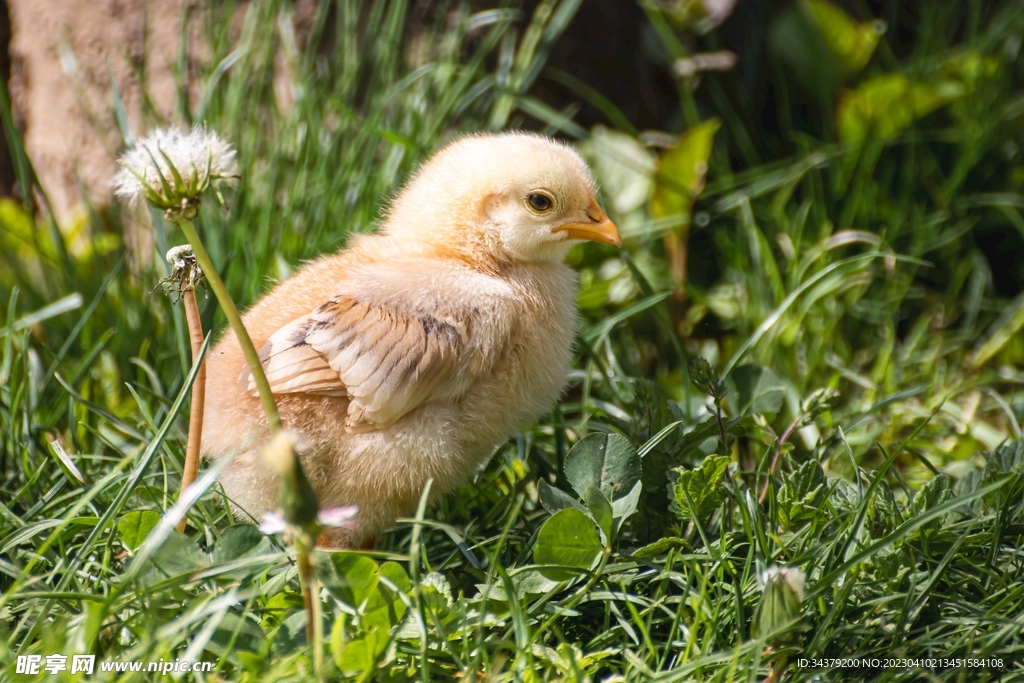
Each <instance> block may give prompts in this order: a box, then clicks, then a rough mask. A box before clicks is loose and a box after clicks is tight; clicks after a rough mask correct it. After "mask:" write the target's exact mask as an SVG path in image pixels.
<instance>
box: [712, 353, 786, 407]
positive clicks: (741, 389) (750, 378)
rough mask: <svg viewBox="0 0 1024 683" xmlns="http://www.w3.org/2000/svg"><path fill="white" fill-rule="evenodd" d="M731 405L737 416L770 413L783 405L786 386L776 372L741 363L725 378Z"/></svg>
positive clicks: (759, 366)
mask: <svg viewBox="0 0 1024 683" xmlns="http://www.w3.org/2000/svg"><path fill="white" fill-rule="evenodd" d="M725 382H726V386H727V387H728V390H729V393H728V394H727V396H728V399H727V400H728V401H729V405H730V407H731V408H732V410H733V413H734V414H735V415H736V416H740V415H746V414H748V413H749V414H752V415H760V414H764V413H770V414H772V415H774V414H775V413H777V412H779V409H780V408H781V407H782V400H783V399H784V398H785V396H786V388H785V387H784V386H783V384H782V382H780V381H779V378H778V377H776V376H775V373H774V372H772V371H771V370H769V369H768V368H766V367H764V366H761V365H741V366H739V367H737V368H735V369H733V371H732V372H730V373H729V375H728V376H727V377H726V378H725Z"/></svg>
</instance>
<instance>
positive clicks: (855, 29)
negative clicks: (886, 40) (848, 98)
mask: <svg viewBox="0 0 1024 683" xmlns="http://www.w3.org/2000/svg"><path fill="white" fill-rule="evenodd" d="M803 6H804V9H805V10H806V12H807V14H808V16H809V17H810V19H811V22H812V23H813V24H814V26H815V27H816V28H817V29H818V31H819V32H820V33H821V36H822V38H823V39H824V40H825V44H826V45H827V46H828V49H829V52H830V53H831V54H832V56H833V57H834V58H835V60H836V63H837V66H838V67H839V68H840V69H841V70H842V71H843V72H845V73H857V72H859V71H860V70H861V69H863V68H864V67H865V66H866V65H867V63H868V60H869V59H871V55H872V54H873V53H874V51H875V48H876V47H877V46H878V40H879V38H881V37H882V34H883V33H884V32H885V24H884V23H882V22H879V21H871V22H867V23H863V24H862V23H860V22H858V21H856V20H855V19H854V18H853V17H851V16H850V15H848V14H847V13H846V12H844V11H843V10H842V9H840V8H839V7H837V6H835V5H833V4H832V3H830V2H825V0H803Z"/></svg>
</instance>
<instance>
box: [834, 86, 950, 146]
mask: <svg viewBox="0 0 1024 683" xmlns="http://www.w3.org/2000/svg"><path fill="white" fill-rule="evenodd" d="M963 93H964V87H963V86H962V85H961V84H959V83H957V82H956V81H940V82H938V83H922V82H917V81H911V80H910V79H908V78H907V77H906V76H904V75H903V74H901V73H890V74H882V75H880V76H874V77H872V78H869V79H867V80H866V81H864V82H863V83H861V84H860V85H859V86H857V87H856V88H854V89H853V90H849V91H847V92H846V93H845V94H844V95H843V98H842V99H841V100H840V102H839V106H838V108H837V112H836V119H837V126H838V131H839V139H840V140H842V141H843V142H845V143H849V144H852V145H854V146H859V145H862V144H863V143H864V142H865V141H867V140H869V139H870V140H879V141H885V140H889V139H891V138H894V137H896V136H897V135H899V134H900V133H902V132H903V131H904V130H906V129H907V128H908V127H909V126H910V124H912V123H913V122H914V121H916V120H918V119H919V118H921V117H923V116H925V115H926V114H929V113H931V112H932V111H934V110H936V109H938V108H939V107H941V106H942V105H944V104H947V103H949V102H952V101H953V100H955V99H956V98H958V97H960V96H961V95H963Z"/></svg>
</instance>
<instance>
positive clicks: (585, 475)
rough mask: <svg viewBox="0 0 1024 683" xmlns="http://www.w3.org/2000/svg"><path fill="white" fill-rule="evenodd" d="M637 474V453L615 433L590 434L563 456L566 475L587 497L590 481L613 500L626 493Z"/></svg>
mask: <svg viewBox="0 0 1024 683" xmlns="http://www.w3.org/2000/svg"><path fill="white" fill-rule="evenodd" d="M640 475H641V466H640V456H639V455H637V452H636V449H634V448H633V446H632V444H630V443H629V441H628V440H627V439H626V438H625V437H622V436H619V435H618V434H605V433H601V432H599V433H595V434H590V435H589V436H586V437H584V438H583V439H581V440H580V441H579V443H577V444H576V445H575V446H573V448H572V450H571V451H569V454H568V455H567V456H565V477H566V479H568V480H569V483H570V484H572V487H573V489H574V490H575V491H576V493H577V494H579V496H580V498H585V497H586V493H587V487H588V486H590V485H591V484H593V485H594V486H597V487H598V488H599V489H601V490H602V491H604V492H605V493H606V494H610V495H609V498H610V499H611V500H615V499H616V498H618V497H619V496H622V495H625V494H626V493H629V491H630V490H631V489H632V488H633V484H635V483H636V482H638V481H639V480H640Z"/></svg>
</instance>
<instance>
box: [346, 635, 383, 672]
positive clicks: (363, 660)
mask: <svg viewBox="0 0 1024 683" xmlns="http://www.w3.org/2000/svg"><path fill="white" fill-rule="evenodd" d="M387 645H388V632H387V631H386V630H384V629H379V628H376V629H372V630H371V631H370V632H368V633H367V634H366V635H365V636H363V637H362V638H353V639H352V640H350V641H348V642H346V643H345V644H344V646H343V648H342V651H341V655H340V656H336V657H335V662H336V663H337V664H338V668H339V669H341V673H343V674H344V675H346V676H358V675H360V674H362V673H364V672H365V671H370V670H373V669H374V668H375V666H374V664H375V663H376V661H377V658H378V657H379V656H380V655H381V654H382V653H383V652H384V648H386V647H387Z"/></svg>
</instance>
